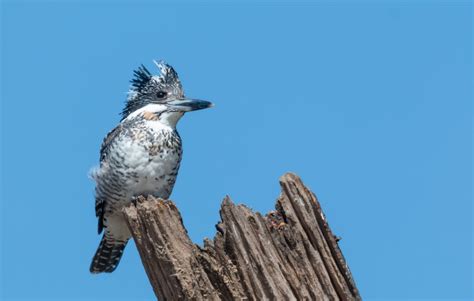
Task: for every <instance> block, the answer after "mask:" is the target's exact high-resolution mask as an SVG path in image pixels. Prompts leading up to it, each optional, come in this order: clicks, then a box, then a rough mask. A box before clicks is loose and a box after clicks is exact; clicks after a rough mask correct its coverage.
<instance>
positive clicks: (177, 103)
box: [168, 98, 214, 112]
mask: <svg viewBox="0 0 474 301" xmlns="http://www.w3.org/2000/svg"><path fill="white" fill-rule="evenodd" d="M168 105H169V106H170V107H172V108H173V109H176V110H178V111H181V112H190V111H196V110H202V109H207V108H210V107H213V106H214V104H213V103H212V102H209V101H206V100H200V99H188V98H185V99H176V100H172V101H170V102H168Z"/></svg>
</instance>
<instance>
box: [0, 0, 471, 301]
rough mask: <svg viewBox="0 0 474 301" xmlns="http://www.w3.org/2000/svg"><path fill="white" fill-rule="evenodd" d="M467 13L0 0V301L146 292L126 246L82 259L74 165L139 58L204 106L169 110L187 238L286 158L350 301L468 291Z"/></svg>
mask: <svg viewBox="0 0 474 301" xmlns="http://www.w3.org/2000/svg"><path fill="white" fill-rule="evenodd" d="M472 25H473V24H472V6H471V4H470V2H468V1H465V2H462V1H443V2H440V1H436V2H435V1H389V2H388V1H380V2H375V1H335V2H333V1H320V2H316V1H315V2H300V3H298V4H292V3H290V2H286V3H283V2H259V3H258V4H252V3H250V2H246V3H241V4H239V3H236V2H225V3H220V2H217V1H211V2H206V3H199V2H196V3H194V4H193V3H191V2H176V3H172V2H168V3H153V2H151V1H149V2H143V1H117V2H112V1H98V2H92V1H73V2H66V1H34V2H33V1H30V2H25V1H12V0H7V1H4V2H2V6H1V26H2V30H1V46H2V47H1V51H2V53H1V59H2V60H1V143H2V144H1V158H2V161H1V164H2V166H1V171H2V172H1V177H2V178H1V259H2V260H1V281H0V296H1V297H0V299H2V300H20V299H21V300H40V299H42V300H52V299H57V300H73V299H74V300H145V299H146V300H150V299H152V298H153V296H154V295H153V292H152V289H151V287H150V285H149V283H148V280H147V278H146V275H145V272H144V270H143V267H142V265H141V262H140V259H139V256H138V253H137V251H136V249H135V246H134V245H133V243H131V244H129V245H128V247H127V249H126V251H125V254H124V257H123V260H122V262H121V263H120V266H119V267H118V269H117V270H116V271H115V272H114V273H112V274H109V275H91V274H89V271H88V268H89V264H90V261H91V258H92V255H93V254H94V252H95V250H96V247H97V245H98V243H99V240H100V237H99V236H98V235H97V233H96V229H97V222H96V218H95V216H94V193H93V190H94V183H93V182H92V181H91V180H90V179H89V178H88V172H89V170H90V168H91V167H93V166H94V165H96V164H97V163H98V154H99V147H100V144H101V141H102V138H103V137H104V136H105V135H106V133H107V132H108V131H109V130H110V129H112V128H113V127H114V126H115V125H116V124H117V123H118V122H119V112H120V111H121V110H122V107H123V104H124V101H125V97H126V91H127V90H128V86H129V80H130V78H131V75H132V71H133V69H135V68H136V67H137V66H138V65H139V64H141V63H144V64H145V65H146V66H148V67H149V69H150V70H153V71H156V69H155V68H154V67H153V65H152V59H165V60H167V61H168V62H169V63H170V64H172V65H173V66H174V67H175V69H176V70H177V71H178V73H179V74H180V77H181V80H182V82H183V85H184V88H185V91H186V93H187V95H188V96H190V97H195V98H202V99H208V100H211V101H213V102H214V103H215V104H216V106H215V108H213V109H211V110H205V111H199V112H195V113H191V114H188V115H186V116H185V117H184V118H183V119H182V121H181V123H180V124H179V131H180V133H181V136H182V138H183V141H184V159H183V162H182V165H181V171H180V173H179V177H178V181H177V184H176V186H175V189H174V192H173V195H172V199H173V200H175V201H176V202H177V204H178V206H179V208H180V210H181V213H182V215H183V218H184V223H185V225H186V227H187V229H188V231H189V234H190V235H191V237H192V239H193V240H194V241H195V242H197V243H201V242H202V239H203V238H204V237H205V236H207V237H213V236H214V233H215V230H214V224H216V222H217V221H218V220H219V215H218V210H219V205H220V202H221V200H222V199H223V197H224V196H225V195H226V194H229V195H230V196H231V197H232V199H233V200H234V201H235V202H237V203H245V204H247V205H249V206H250V207H252V208H254V209H255V210H259V211H261V212H267V211H269V210H271V209H272V208H273V206H274V202H275V199H276V197H277V196H278V194H279V185H278V178H279V176H281V175H282V174H284V173H285V172H287V171H293V172H296V173H297V174H298V175H300V176H301V177H302V179H303V181H304V182H305V183H306V184H307V185H308V186H309V187H310V188H311V189H312V190H313V191H314V192H315V193H316V195H317V196H318V197H319V199H320V201H321V203H322V206H323V209H324V210H325V212H326V215H327V218H328V221H329V223H330V226H331V227H332V229H333V231H334V232H335V233H336V234H337V235H339V236H341V237H342V241H341V242H340V246H341V248H342V250H343V253H344V255H345V257H346V259H347V262H348V264H349V266H350V268H351V270H352V272H353V275H354V277H355V281H356V283H357V285H358V287H359V289H360V292H361V294H362V296H363V297H364V299H367V300H388V299H390V300H408V299H410V300H416V299H423V298H424V299H428V300H433V299H445V300H453V299H459V300H469V299H472V298H473V297H474V296H473V275H472V269H473V257H472V254H473V248H472V241H473V225H472V217H473V209H472V183H473V182H472V168H473V164H472V138H473V135H472V117H473V115H472V99H473V74H472V70H473V64H472Z"/></svg>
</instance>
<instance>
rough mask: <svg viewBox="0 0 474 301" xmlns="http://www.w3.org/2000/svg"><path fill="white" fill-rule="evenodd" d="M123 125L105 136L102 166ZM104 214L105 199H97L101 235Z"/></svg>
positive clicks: (102, 148) (101, 154)
mask: <svg viewBox="0 0 474 301" xmlns="http://www.w3.org/2000/svg"><path fill="white" fill-rule="evenodd" d="M122 128H123V126H122V124H119V125H118V126H117V127H115V128H114V129H113V130H111V131H110V132H109V133H108V134H107V136H105V138H104V141H103V142H102V145H101V146H100V163H101V164H102V163H103V162H104V160H105V159H106V158H107V156H108V154H109V150H110V146H111V145H112V143H113V141H114V139H115V138H116V137H117V136H118V135H119V134H120V132H121V131H122ZM104 213H105V200H104V199H103V198H98V197H96V198H95V216H97V218H98V222H99V224H98V232H99V234H100V233H101V232H102V229H103V228H104Z"/></svg>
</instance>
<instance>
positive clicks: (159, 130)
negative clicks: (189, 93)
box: [90, 60, 213, 274]
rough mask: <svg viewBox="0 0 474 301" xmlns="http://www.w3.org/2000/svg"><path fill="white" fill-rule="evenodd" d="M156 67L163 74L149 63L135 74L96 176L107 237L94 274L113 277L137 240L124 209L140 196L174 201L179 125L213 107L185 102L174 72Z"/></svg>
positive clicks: (97, 205) (195, 101)
mask: <svg viewBox="0 0 474 301" xmlns="http://www.w3.org/2000/svg"><path fill="white" fill-rule="evenodd" d="M153 62H154V64H155V65H156V67H157V68H158V70H159V72H158V74H155V75H153V74H152V73H151V72H150V71H149V70H148V69H147V68H146V67H145V66H144V65H143V64H142V65H141V66H139V67H138V68H137V69H136V70H134V75H133V78H132V80H131V81H130V83H131V85H130V89H129V92H128V96H127V99H126V103H125V107H124V109H123V110H122V113H121V115H122V119H121V120H120V123H119V124H118V125H117V126H116V127H115V128H114V129H113V130H112V131H110V132H109V133H108V134H107V135H106V137H105V138H104V140H103V142H102V145H101V147H100V160H99V161H100V164H99V166H97V167H96V168H94V169H93V170H92V172H91V177H92V179H93V180H94V181H95V184H96V186H95V214H96V217H97V218H98V233H99V234H101V233H102V232H104V234H103V236H102V239H101V241H100V244H99V247H98V248H97V251H96V253H95V255H94V257H93V259H92V263H91V265H90V272H91V273H93V274H98V273H103V272H105V273H111V272H113V271H114V270H115V269H116V268H117V265H118V264H119V262H120V259H121V257H122V253H123V250H124V249H125V246H126V245H127V242H128V241H129V239H130V238H131V233H130V231H129V230H128V227H127V225H126V222H125V219H124V217H123V215H122V213H121V210H122V208H123V207H124V206H127V205H130V204H131V203H132V202H136V199H137V197H138V196H140V195H153V196H154V197H158V198H162V199H168V198H169V196H170V194H171V192H172V190H173V186H174V184H175V181H176V177H177V175H178V170H179V167H180V162H181V157H182V141H181V137H180V135H179V134H178V131H177V129H176V125H177V123H178V121H179V120H180V119H181V117H183V115H184V114H185V113H187V112H191V111H196V110H201V109H206V108H210V107H212V106H213V104H212V103H211V102H209V101H206V100H199V99H191V98H187V97H185V95H184V91H183V87H182V84H181V81H180V80H179V77H178V74H177V73H176V71H175V70H174V69H173V67H171V66H170V65H168V64H167V63H166V62H165V61H163V60H161V61H153Z"/></svg>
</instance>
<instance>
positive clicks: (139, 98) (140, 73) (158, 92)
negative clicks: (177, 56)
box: [122, 61, 212, 126]
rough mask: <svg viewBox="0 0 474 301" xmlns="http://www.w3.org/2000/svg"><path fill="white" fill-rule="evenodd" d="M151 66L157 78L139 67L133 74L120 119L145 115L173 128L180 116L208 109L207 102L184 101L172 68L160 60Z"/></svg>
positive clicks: (181, 88)
mask: <svg viewBox="0 0 474 301" xmlns="http://www.w3.org/2000/svg"><path fill="white" fill-rule="evenodd" d="M154 63H155V65H156V66H157V67H158V69H159V71H160V72H159V74H158V75H152V74H151V73H150V71H148V69H147V68H146V67H145V66H143V65H141V66H140V67H139V68H138V69H137V70H135V71H134V78H133V79H132V80H131V81H130V82H131V84H132V85H131V88H130V91H129V95H128V98H127V102H126V105H125V108H124V109H123V111H122V120H123V119H125V118H127V117H129V116H136V115H139V114H144V113H145V114H146V115H145V116H150V114H153V115H152V116H150V118H156V119H158V120H161V121H163V122H166V123H170V125H173V126H174V125H176V122H177V121H178V120H179V119H180V118H181V117H182V116H183V115H184V113H186V112H190V111H195V110H201V109H206V108H209V107H212V103H210V102H209V101H205V100H199V99H191V98H186V97H185V96H184V92H183V87H182V85H181V81H180V80H179V78H178V74H177V73H176V71H174V69H173V67H171V66H170V65H168V64H167V63H165V62H164V61H158V62H157V61H154Z"/></svg>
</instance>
